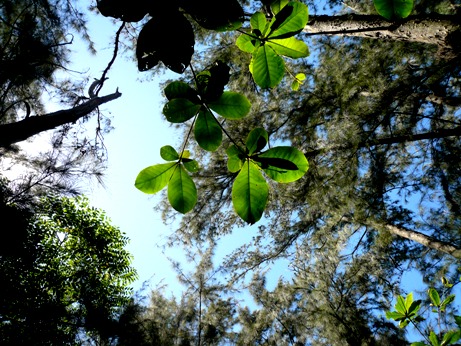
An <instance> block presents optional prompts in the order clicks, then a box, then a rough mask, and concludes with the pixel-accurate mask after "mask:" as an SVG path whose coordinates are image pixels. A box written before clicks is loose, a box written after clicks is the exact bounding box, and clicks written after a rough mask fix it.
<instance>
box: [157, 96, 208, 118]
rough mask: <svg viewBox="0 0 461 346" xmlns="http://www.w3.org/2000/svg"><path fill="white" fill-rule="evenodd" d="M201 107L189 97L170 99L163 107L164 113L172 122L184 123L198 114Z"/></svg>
mask: <svg viewBox="0 0 461 346" xmlns="http://www.w3.org/2000/svg"><path fill="white" fill-rule="evenodd" d="M200 107H201V106H200V105H198V104H195V103H192V102H190V101H189V100H188V99H184V98H178V99H173V100H171V101H169V102H168V103H167V104H166V105H165V107H163V114H165V116H166V119H167V120H168V121H169V122H170V123H183V122H185V121H187V120H189V119H190V118H192V117H193V116H194V115H196V114H197V113H198V111H199V109H200Z"/></svg>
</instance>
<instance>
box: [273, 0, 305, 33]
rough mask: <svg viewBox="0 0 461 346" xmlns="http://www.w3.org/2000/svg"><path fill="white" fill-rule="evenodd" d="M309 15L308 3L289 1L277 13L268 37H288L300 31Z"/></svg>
mask: <svg viewBox="0 0 461 346" xmlns="http://www.w3.org/2000/svg"><path fill="white" fill-rule="evenodd" d="M308 16H309V12H308V9H307V6H306V5H304V4H303V3H300V2H289V3H288V4H287V5H286V6H284V7H283V8H282V9H281V10H280V12H278V13H277V14H276V15H275V17H274V18H275V21H274V22H273V24H272V25H271V32H270V33H269V35H268V38H272V39H274V38H287V37H290V36H294V35H296V34H298V33H300V32H301V31H302V30H303V29H304V27H305V26H306V24H307V20H308ZM279 18H280V21H279Z"/></svg>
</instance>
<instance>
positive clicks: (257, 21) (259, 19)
mask: <svg viewBox="0 0 461 346" xmlns="http://www.w3.org/2000/svg"><path fill="white" fill-rule="evenodd" d="M266 24H267V20H266V16H265V15H264V14H263V13H262V12H256V13H253V15H252V16H251V18H250V26H251V28H252V29H253V30H259V32H261V33H263V31H264V29H265V28H266Z"/></svg>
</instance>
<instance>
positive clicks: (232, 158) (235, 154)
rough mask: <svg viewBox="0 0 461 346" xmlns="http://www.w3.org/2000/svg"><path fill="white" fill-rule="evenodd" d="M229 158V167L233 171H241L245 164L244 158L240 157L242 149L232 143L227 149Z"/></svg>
mask: <svg viewBox="0 0 461 346" xmlns="http://www.w3.org/2000/svg"><path fill="white" fill-rule="evenodd" d="M226 154H227V156H228V159H227V169H228V170H229V172H231V173H236V172H238V171H240V169H241V168H242V166H243V162H244V161H243V160H242V159H241V158H240V156H241V152H240V150H239V149H238V148H237V147H236V146H235V145H234V144H232V145H231V146H230V147H229V148H227V149H226Z"/></svg>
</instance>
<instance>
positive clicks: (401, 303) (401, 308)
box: [395, 293, 411, 315]
mask: <svg viewBox="0 0 461 346" xmlns="http://www.w3.org/2000/svg"><path fill="white" fill-rule="evenodd" d="M410 294H411V293H410ZM395 310H397V311H398V312H400V313H402V314H404V315H406V314H407V309H406V308H405V299H404V298H403V297H402V296H400V295H399V296H397V302H396V303H395Z"/></svg>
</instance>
